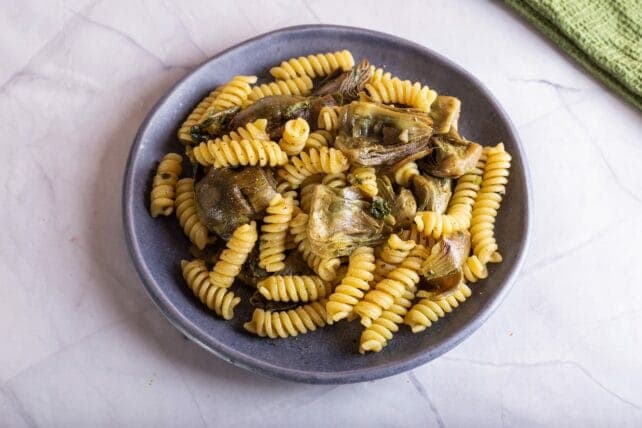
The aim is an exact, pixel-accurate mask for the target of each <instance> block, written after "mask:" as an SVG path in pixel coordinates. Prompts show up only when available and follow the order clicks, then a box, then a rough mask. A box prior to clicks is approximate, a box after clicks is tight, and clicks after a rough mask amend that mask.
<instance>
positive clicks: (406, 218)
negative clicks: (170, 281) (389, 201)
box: [392, 188, 417, 228]
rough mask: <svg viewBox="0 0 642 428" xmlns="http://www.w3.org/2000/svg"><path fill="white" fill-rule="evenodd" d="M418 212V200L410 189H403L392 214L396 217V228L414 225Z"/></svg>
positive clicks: (396, 199)
mask: <svg viewBox="0 0 642 428" xmlns="http://www.w3.org/2000/svg"><path fill="white" fill-rule="evenodd" d="M415 214H417V201H415V197H414V196H412V192H411V191H410V190H408V189H403V188H402V189H401V190H400V191H399V194H398V195H397V197H396V198H395V202H394V204H393V206H392V215H393V217H394V218H395V228H403V227H408V226H410V225H412V223H413V221H414V218H415Z"/></svg>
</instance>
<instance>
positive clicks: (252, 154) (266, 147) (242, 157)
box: [194, 140, 288, 168]
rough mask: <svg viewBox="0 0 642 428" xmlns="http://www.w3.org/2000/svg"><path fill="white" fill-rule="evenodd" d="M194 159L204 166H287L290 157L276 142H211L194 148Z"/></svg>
mask: <svg viewBox="0 0 642 428" xmlns="http://www.w3.org/2000/svg"><path fill="white" fill-rule="evenodd" d="M194 158H195V159H196V161H197V162H198V163H199V164H201V165H203V166H214V167H215V168H224V167H228V166H246V165H252V166H254V165H259V166H271V167H275V166H278V165H285V164H286V163H287V162H288V156H287V155H286V154H285V153H284V152H283V151H282V150H281V148H280V147H279V145H278V144H277V143H275V142H274V141H264V140H241V141H236V140H231V141H218V142H216V141H215V140H209V141H207V142H203V143H201V144H199V145H198V147H196V148H194Z"/></svg>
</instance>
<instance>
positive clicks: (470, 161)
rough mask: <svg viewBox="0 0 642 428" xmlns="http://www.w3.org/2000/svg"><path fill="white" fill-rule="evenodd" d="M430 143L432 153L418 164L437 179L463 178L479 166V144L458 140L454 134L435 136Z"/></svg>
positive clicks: (480, 150) (480, 149) (480, 151)
mask: <svg viewBox="0 0 642 428" xmlns="http://www.w3.org/2000/svg"><path fill="white" fill-rule="evenodd" d="M430 143H431V144H432V146H433V150H432V152H431V153H430V155H428V156H426V157H425V158H424V159H422V160H421V161H420V162H418V163H417V164H418V165H419V167H420V169H421V170H422V171H424V172H427V173H428V174H430V175H433V176H435V177H445V178H459V177H461V176H462V175H464V174H465V173H466V172H468V171H470V170H471V169H472V168H473V167H474V166H475V164H477V161H478V160H479V157H480V156H481V153H482V147H481V146H480V145H479V144H477V143H473V142H471V141H466V140H461V139H457V138H456V137H455V136H454V135H453V134H448V135H435V136H433V137H432V138H431V139H430Z"/></svg>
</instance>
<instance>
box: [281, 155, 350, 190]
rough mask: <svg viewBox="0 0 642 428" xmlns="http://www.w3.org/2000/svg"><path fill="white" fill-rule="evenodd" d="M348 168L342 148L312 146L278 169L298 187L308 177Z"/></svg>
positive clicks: (291, 183)
mask: <svg viewBox="0 0 642 428" xmlns="http://www.w3.org/2000/svg"><path fill="white" fill-rule="evenodd" d="M347 169H348V159H347V158H346V157H345V156H344V154H343V153H341V151H340V150H337V149H334V148H328V147H321V148H319V149H315V148H311V149H309V150H308V151H305V152H301V153H299V155H298V156H293V157H291V158H290V163H288V164H287V165H285V166H283V167H282V168H281V169H279V171H278V175H279V177H281V178H282V179H283V180H286V181H288V182H289V183H290V185H291V186H292V188H294V189H298V188H299V186H300V185H301V183H302V182H303V180H305V179H306V178H307V177H309V176H311V175H313V174H317V173H321V172H324V173H326V174H336V173H339V172H343V171H345V170H347Z"/></svg>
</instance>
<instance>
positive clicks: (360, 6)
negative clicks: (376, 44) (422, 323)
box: [0, 0, 642, 427]
mask: <svg viewBox="0 0 642 428" xmlns="http://www.w3.org/2000/svg"><path fill="white" fill-rule="evenodd" d="M318 22H323V23H333V24H343V25H353V26H361V27H367V28H371V29H374V30H379V31H384V32H389V33H393V34H396V35H399V36H401V37H405V38H408V39H410V40H413V41H416V42H418V43H421V44H424V45H426V46H428V47H430V48H432V49H434V50H436V51H438V52H440V53H442V54H444V55H445V56H447V57H449V58H451V59H452V60H454V61H455V62H457V63H459V64H460V65H462V66H463V67H464V68H466V69H468V70H469V71H471V72H472V73H473V74H474V75H476V76H477V77H478V78H479V79H480V80H482V81H483V82H484V83H485V84H486V85H487V86H488V87H489V89H490V90H491V91H492V92H493V93H494V94H495V95H496V96H497V98H498V99H499V101H500V102H501V103H502V105H503V106H504V108H505V109H506V110H507V112H508V114H509V115H510V116H511V117H512V119H513V121H514V123H515V125H516V126H517V129H518V131H519V133H520V135H521V138H522V140H523V142H524V145H525V149H526V154H527V157H528V161H529V165H530V169H531V175H532V179H533V187H534V194H533V207H534V211H533V214H534V216H533V236H532V244H531V249H530V252H529V255H528V258H527V259H526V263H525V267H524V270H523V272H522V273H521V275H520V276H519V279H518V281H517V283H516V285H515V287H514V289H513V290H512V292H511V293H510V295H509V297H508V298H507V299H506V301H505V302H504V304H503V305H502V306H501V307H500V309H498V311H497V312H496V313H495V314H494V315H493V317H492V318H491V319H490V320H489V321H488V322H487V323H486V324H485V325H484V326H483V327H482V328H481V329H480V330H478V331H477V332H476V333H475V334H473V336H472V337H470V339H468V340H467V341H465V342H464V343H462V344H461V345H460V346H458V347H457V348H455V349H454V350H452V351H451V352H449V353H448V354H446V355H445V356H443V357H442V358H439V359H438V360H435V361H434V362H432V363H430V364H428V365H425V366H422V367H420V368H417V369H415V370H413V371H411V372H408V373H404V374H400V375H398V376H394V377H391V378H387V379H382V380H378V381H374V382H367V383H362V384H354V385H344V386H311V385H299V384H292V383H288V382H284V381H278V380H272V379H266V378H262V377H257V376H256V375H253V374H251V373H249V372H246V371H244V370H241V369H238V368H235V367H233V366H230V365H229V364H227V363H225V362H223V361H221V360H218V359H216V358H214V357H212V356H211V355H210V354H208V353H207V352H206V351H204V350H202V349H200V348H199V347H198V346H196V345H194V344H192V343H191V342H189V341H187V340H186V339H185V338H184V337H182V336H181V334H180V333H179V332H178V331H176V330H175V329H174V328H173V327H171V326H170V325H169V323H167V322H166V321H165V319H164V318H163V317H162V315H161V314H160V313H159V312H158V311H157V310H156V309H155V308H154V307H153V306H152V305H151V302H150V301H149V299H148V298H147V297H146V296H145V294H144V292H143V289H142V286H141V285H140V284H139V280H138V278H137V276H136V273H135V271H134V269H133V266H132V264H131V262H130V261H129V257H128V255H127V250H126V248H125V243H124V237H123V234H122V225H121V213H120V196H121V182H122V172H123V168H124V164H125V161H126V158H127V154H128V151H129V146H130V144H131V141H132V139H133V136H134V134H135V133H136V130H137V128H138V126H139V124H140V122H141V121H142V119H143V117H144V116H145V114H146V113H147V111H148V110H149V108H150V107H151V106H152V105H153V103H154V102H155V101H156V100H157V99H158V98H159V97H160V96H161V95H162V94H163V93H164V92H165V91H166V90H167V89H168V88H169V87H170V86H171V85H172V84H173V83H174V82H176V81H177V80H178V79H180V78H181V77H182V76H183V75H185V74H186V73H187V72H189V70H191V69H192V68H193V67H195V66H197V65H198V64H199V63H201V62H202V61H204V60H205V59H206V58H207V57H209V56H211V55H213V54H214V53H216V52H218V51H220V50H222V49H225V48H227V47H229V46H231V45H233V44H235V43H238V42H240V41H242V40H244V39H246V38H249V37H252V36H254V35H257V34H259V33H262V32H266V31H269V30H272V29H276V28H279V27H283V26H289V25H296V24H307V23H318ZM0 24H1V25H2V29H3V30H2V33H3V38H2V40H0V49H1V50H2V53H3V58H4V61H2V62H0V131H1V133H2V136H3V144H2V145H3V149H4V150H3V154H4V156H3V157H2V159H3V160H4V162H3V164H4V168H2V169H0V182H2V188H3V190H4V195H5V202H4V204H3V207H2V209H0V221H1V222H2V224H3V225H4V226H5V227H4V230H3V235H2V236H3V238H2V239H1V240H0V284H1V285H2V286H0V321H1V322H0V337H2V339H3V345H2V347H1V348H0V420H1V421H3V425H5V426H17V427H20V426H80V425H87V423H91V424H92V425H95V426H116V425H119V426H123V425H125V426H126V425H143V424H144V425H148V424H152V423H153V424H154V425H156V426H176V425H183V426H232V427H233V426H239V427H243V426H251V425H257V424H262V425H267V426H293V425H295V424H296V423H300V422H301V421H305V422H306V425H309V426H311V427H316V426H327V425H330V424H335V425H336V424H338V425H347V424H351V425H353V426H408V427H412V426H417V427H420V426H421V427H423V426H439V427H443V426H479V427H485V426H489V427H490V426H493V427H494V426H499V425H509V426H548V425H562V426H605V425H609V426H639V425H640V423H642V388H640V384H641V383H642V359H641V358H640V357H639V354H640V352H641V351H642V329H640V328H639V326H640V323H641V322H642V287H640V284H641V283H642V263H640V250H639V242H640V241H642V227H641V226H640V223H639V219H638V218H639V211H640V209H641V208H642V171H641V169H640V168H639V165H640V162H642V145H641V141H640V140H642V138H641V137H642V121H641V120H640V114H639V113H638V112H637V111H635V110H633V109H632V108H631V107H629V106H628V105H627V104H625V103H624V102H623V101H621V100H620V99H618V98H617V97H616V96H614V95H613V94H611V93H610V92H609V91H607V90H606V89H605V88H604V87H603V86H602V85H600V84H599V83H597V82H596V81H595V80H593V79H592V78H590V77H589V76H587V75H586V74H585V73H584V72H583V71H582V70H581V69H580V68H579V67H578V66H577V65H575V64H574V63H573V62H572V61H571V60H570V59H568V58H566V57H565V56H563V55H562V54H561V53H560V52H559V51H558V50H556V49H555V48H554V47H553V46H552V45H551V44H550V43H549V42H548V41H547V40H545V39H544V38H543V37H541V36H540V35H539V34H537V33H536V32H534V31H533V30H532V29H531V28H530V27H529V26H528V25H527V24H525V23H524V22H522V21H521V20H520V19H519V18H518V17H517V16H516V15H515V14H513V13H512V12H511V11H509V10H508V9H506V8H505V7H504V6H503V5H501V4H500V3H498V2H478V1H474V0H455V1H453V0H451V1H428V2H426V1H419V0H414V1H408V2H404V9H403V10H402V9H401V8H395V10H394V11H393V12H391V3H389V2H381V1H379V2H371V1H370V2H367V1H361V0H360V1H354V2H337V1H333V0H325V1H320V0H307V1H301V2H284V1H278V2H264V1H258V0H252V1H242V2H236V1H231V0H225V1H218V2H208V1H205V0H190V1H185V2H170V1H159V2H145V1H135V2H131V1H125V0H116V1H110V2H106V1H104V0H92V1H86V0H73V1H64V0H63V1H60V2H45V1H41V0H29V1H25V2H19V3H18V2H14V3H12V4H8V5H4V6H3V8H2V11H0ZM426 78H427V79H428V81H429V75H427V77H426Z"/></svg>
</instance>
